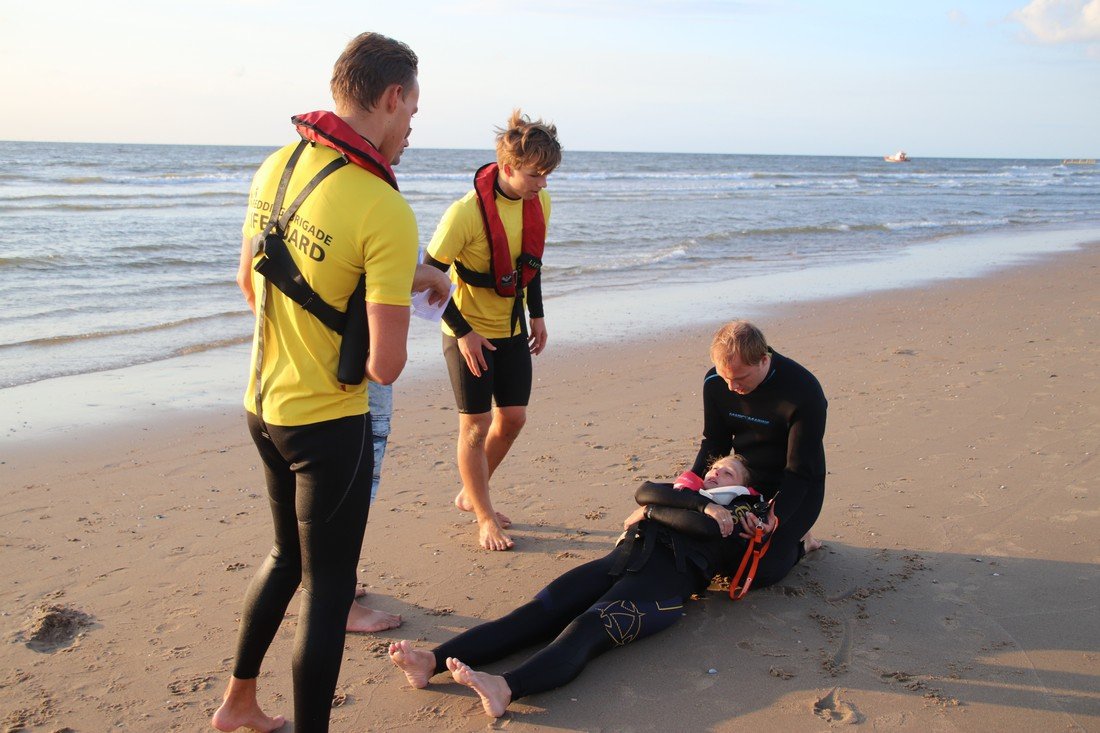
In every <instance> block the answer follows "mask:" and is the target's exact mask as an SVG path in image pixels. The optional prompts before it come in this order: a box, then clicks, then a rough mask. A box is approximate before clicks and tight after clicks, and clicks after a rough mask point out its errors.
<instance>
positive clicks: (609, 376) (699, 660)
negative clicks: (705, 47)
mask: <svg viewBox="0 0 1100 733" xmlns="http://www.w3.org/2000/svg"><path fill="white" fill-rule="evenodd" d="M1098 278H1100V244H1092V245H1089V246H1086V247H1084V248H1083V249H1081V250H1080V251H1076V252H1072V253H1067V254H1060V255H1057V256H1054V257H1048V258H1045V259H1042V260H1039V261H1035V262H1032V263H1029V264H1026V265H1019V266H1015V267H1012V268H1010V269H1007V270H1003V271H1000V272H997V273H994V274H992V275H989V276H987V277H982V278H975V279H966V280H951V281H946V282H941V283H937V284H934V285H928V286H922V287H920V288H918V289H908V290H893V291H888V292H878V293H874V294H871V295H863V296H854V297H848V298H845V299H842V300H834V301H824V302H815V303H813V304H810V305H806V304H803V305H802V306H800V307H788V308H787V309H786V310H781V309H775V310H774V311H773V313H772V314H771V315H767V316H755V317H754V320H756V322H757V323H758V324H759V325H760V326H761V327H762V328H763V330H764V332H765V333H766V334H767V336H768V338H769V341H770V342H771V343H772V345H773V346H774V347H775V348H776V350H778V351H780V352H782V353H784V354H786V355H788V356H791V357H792V358H794V359H796V360H798V361H800V362H801V363H803V364H804V365H805V366H807V367H809V368H810V369H811V370H812V371H814V372H815V373H816V374H817V376H818V377H819V379H820V381H821V383H822V385H823V387H824V389H825V392H826V395H827V396H828V398H829V402H830V410H829V424H828V432H827V435H826V450H827V456H828V464H829V478H828V484H827V495H826V502H825V508H824V511H823V514H822V517H821V519H820V520H819V522H818V525H817V527H816V529H815V533H816V534H818V535H819V536H820V538H821V539H822V540H824V542H825V548H824V549H823V550H822V551H820V552H818V553H815V554H813V555H811V556H810V557H809V558H807V560H806V561H805V562H804V563H803V564H802V565H800V566H799V567H798V568H796V570H795V571H794V572H792V573H791V575H790V576H788V578H787V579H786V580H785V581H784V582H783V583H781V584H780V585H778V586H776V587H773V588H769V589H765V590H761V591H758V592H753V593H751V594H750V595H749V597H748V598H747V599H746V600H745V601H743V602H740V603H736V604H734V603H731V602H730V601H729V600H728V599H726V598H724V597H723V596H722V595H721V594H716V593H712V594H709V595H708V596H707V597H705V598H703V599H700V600H699V601H697V602H693V603H691V604H689V606H688V608H687V611H686V618H684V619H683V620H682V622H681V623H680V624H678V625H677V626H676V627H674V628H673V629H672V630H670V631H668V632H666V633H664V634H661V635H659V636H657V637H654V638H651V639H647V640H644V641H642V642H639V643H637V644H634V645H630V646H628V647H626V648H624V649H620V650H615V651H613V652H612V653H610V654H607V655H605V656H603V657H601V658H599V659H598V660H596V661H595V662H593V663H592V664H591V665H590V666H589V667H588V669H587V670H586V671H585V672H584V674H583V675H582V676H581V677H580V678H579V679H578V680H576V681H575V682H573V683H572V684H570V685H568V686H566V687H564V688H562V689H559V690H556V691H553V692H550V693H547V694H543V695H538V696H534V697H531V698H525V699H522V700H520V701H518V702H517V703H515V704H513V705H512V707H511V708H510V710H509V712H508V713H507V714H506V716H505V717H504V718H503V719H501V722H500V723H498V724H496V725H495V726H493V727H498V728H499V727H507V728H508V729H510V730H516V731H551V730H577V731H581V730H583V731H650V730H652V731H658V730H661V731H663V730H721V731H726V730H747V729H757V730H780V731H785V730H799V731H812V730H826V729H830V728H833V727H835V726H837V725H843V724H854V725H859V726H863V728H864V729H869V730H884V731H887V730H888V731H898V730H902V731H927V730H942V731H950V730H967V731H1017V730H1018V731H1038V730H1066V731H1100V673H1098V670H1100V571H1098V568H1100V549H1098V546H1097V537H1100V494H1098V492H1100V485H1098V483H1097V475H1098V474H1100V470H1098V464H1097V461H1096V454H1097V451H1098V450H1100V395H1098V393H1097V384H1098V383H1100V374H1098V372H1100V368H1098V366H1097V365H1098V364H1100V348H1098V336H1097V334H1100V289H1098V287H1097V284H1096V283H1097V282H1098ZM548 310H549V308H548ZM737 315H739V314H738V313H734V312H731V313H711V314H708V316H710V317H716V318H721V319H723V320H725V319H728V318H732V317H736V316H737ZM550 319H552V313H549V314H548V320H550ZM715 325H716V321H711V320H707V321H705V322H703V321H701V322H697V323H690V324H683V325H682V327H681V328H680V329H679V330H678V331H677V332H676V333H675V335H669V334H667V333H666V334H654V335H653V336H651V337H650V338H647V339H636V338H632V339H631V340H628V341H627V340H624V341H622V342H608V343H601V344H598V345H594V346H590V347H584V348H581V347H570V348H569V349H568V350H555V349H554V342H553V334H554V331H553V330H552V329H553V324H552V321H551V339H552V340H551V343H550V346H549V347H548V349H547V352H546V353H545V354H544V355H543V356H541V357H539V359H538V360H537V361H536V373H535V378H536V385H535V392H534V396H533V399H532V404H531V409H530V413H529V422H528V424H527V428H526V429H525V432H524V434H523V435H522V436H521V438H520V439H519V441H518V442H517V444H516V446H515V448H514V450H513V451H512V453H511V455H510V456H509V458H508V459H507V461H506V462H505V464H504V465H503V466H502V468H501V469H500V471H499V473H498V475H497V477H496V478H495V479H494V482H493V492H494V493H493V496H494V501H495V503H496V505H497V508H498V509H500V510H501V511H504V512H505V513H507V514H508V515H509V516H511V517H512V519H513V520H514V521H515V526H514V528H513V530H512V537H513V538H514V539H515V540H516V542H517V546H516V549H515V551H513V552H508V553H489V552H485V551H482V550H480V549H478V548H477V547H476V545H475V539H476V531H475V528H476V526H475V525H474V524H473V522H472V520H471V519H470V518H469V516H468V515H463V514H460V513H458V512H457V511H456V510H455V509H454V507H453V506H452V504H451V500H452V498H453V496H454V494H455V493H456V491H457V490H458V488H459V482H458V477H457V472H456V470H455V468H454V458H453V457H454V446H453V436H454V431H455V423H456V417H455V409H454V403H453V398H452V396H451V392H450V387H449V385H448V383H447V381H446V377H445V373H444V369H443V365H442V361H441V360H440V362H439V363H438V365H437V366H436V367H433V368H431V369H427V370H425V373H424V374H423V375H422V376H418V377H417V378H416V379H415V380H402V381H401V382H399V383H398V389H397V397H396V399H397V409H396V414H395V418H394V424H393V434H392V437H391V444H390V450H389V453H388V454H387V458H386V463H385V469H384V477H383V483H382V488H381V492H380V498H379V501H378V502H377V503H376V504H375V506H374V507H373V509H372V511H371V516H370V522H369V526H368V529H367V537H366V541H365V543H364V551H363V557H362V561H361V565H360V568H361V573H360V580H361V581H362V582H363V583H364V584H365V585H366V587H367V590H368V593H369V602H370V603H371V604H373V605H375V606H377V607H379V608H382V609H384V610H387V611H390V612H393V613H400V614H402V616H403V617H404V626H403V627H402V628H401V629H399V630H397V631H394V632H387V633H384V634H378V635H349V637H348V640H347V644H346V650H347V651H346V656H345V661H344V665H343V668H342V672H341V680H340V686H339V697H338V700H337V701H336V704H337V706H336V707H335V709H334V711H333V730H337V731H367V730H404V731H421V730H447V731H465V730H481V729H484V728H485V727H486V724H487V723H488V718H486V717H485V716H484V715H483V713H482V711H481V707H480V705H479V704H478V702H477V699H476V697H475V696H474V695H473V693H471V692H470V691H469V690H468V689H466V688H465V687H462V686H460V685H457V684H454V683H453V682H452V681H451V680H450V677H449V676H448V675H441V676H439V677H437V678H435V683H436V684H434V685H433V686H432V687H431V688H429V689H428V690H413V689H411V688H410V687H409V686H408V685H407V684H405V682H404V679H403V677H402V675H401V674H400V673H398V672H397V670H395V669H394V668H393V667H392V665H391V664H390V662H389V660H388V659H387V658H386V654H385V649H386V647H387V645H388V644H389V643H390V642H391V641H393V640H396V639H401V638H409V639H416V640H419V641H420V642H422V643H424V644H428V645H430V644H432V643H435V642H439V641H442V640H443V639H446V638H448V637H449V636H450V635H451V634H453V633H455V632H456V631H459V630H462V629H465V628H468V627H470V626H471V625H474V624H476V623H478V622H479V621H480V620H484V619H490V618H494V617H496V616H498V615H500V614H502V613H504V612H506V611H508V610H510V609H511V608H512V607H513V606H514V605H516V604H518V603H519V602H522V601H524V600H526V599H527V598H529V597H530V596H531V595H532V594H534V593H535V592H536V591H537V590H538V589H539V588H541V587H542V585H543V584H545V583H546V582H547V581H548V580H550V579H552V578H554V577H555V576H557V575H558V574H560V573H561V572H562V571H563V570H565V569H567V568H569V567H571V566H573V565H574V564H577V563H580V562H582V561H585V560H589V559H592V558H595V557H598V556H600V555H602V554H604V553H605V552H606V550H607V548H608V546H609V544H610V543H611V541H612V540H613V539H614V538H615V537H616V536H617V535H618V534H619V532H620V531H621V521H622V519H623V517H625V516H626V515H627V514H628V513H629V512H630V511H631V509H632V493H633V490H634V488H635V487H636V485H637V483H638V482H639V481H640V480H642V479H645V478H662V477H669V476H671V475H674V474H676V473H678V472H679V471H680V470H682V469H683V468H684V466H685V465H686V464H687V463H689V462H690V460H691V458H692V457H693V456H694V454H695V450H696V449H697V446H698V438H699V432H700V430H701V426H702V405H701V397H700V387H701V384H702V378H703V374H704V372H705V371H706V369H707V368H708V366H709V363H708V361H707V346H708V344H709V338H710V334H711V333H712V331H713V329H714V326H715ZM242 373H243V372H242ZM74 379H75V378H74ZM43 384H45V383H43ZM44 393H45V394H46V395H47V397H46V399H48V390H44ZM54 409H56V410H57V411H59V412H62V411H64V410H65V405H64V404H63V403H61V404H57V405H55V406H54ZM263 491H264V489H263V480H262V475H261V471H260V468H259V461H258V458H257V456H256V452H255V449H254V447H253V445H252V443H251V441H250V440H249V438H248V436H247V434H246V432H245V428H244V420H243V416H242V408H241V407H240V403H239V400H236V399H234V400H233V401H231V402H228V403H226V404H225V405H224V406H223V407H220V408H218V409H216V410H210V409H204V410H193V411H187V412H175V411H174V412H171V413H169V414H163V415H159V416H157V417H156V418H155V419H151V420H145V419H144V418H142V419H141V420H139V421H130V422H128V423H126V424H125V425H120V426H119V427H117V428H114V429H83V430H72V431H68V432H64V431H62V432H61V433H59V434H51V435H49V436H45V437H42V438H40V439H37V440H29V441H28V440H20V441H18V442H16V441H9V442H7V443H4V442H0V501H2V502H3V508H2V509H0V543H2V547H3V557H4V563H3V571H2V573H3V576H2V578H3V581H4V582H3V583H0V614H2V616H3V619H2V624H3V632H4V636H5V640H6V643H5V644H4V645H3V647H2V650H3V651H2V656H0V716H2V717H0V721H2V725H3V730H4V731H17V730H28V731H44V732H50V733H59V732H60V731H79V732H81V733H84V732H96V731H107V730H124V731H165V730H172V731H174V730H179V731H199V730H204V729H207V725H208V720H209V716H210V714H211V713H212V712H213V710H214V709H215V708H216V706H217V704H218V702H219V701H220V698H221V694H222V690H223V689H224V684H225V680H226V679H227V677H228V674H229V669H230V665H231V661H232V659H231V658H232V654H233V646H234V641H235V634H236V629H237V619H238V614H239V612H240V607H241V601H242V597H243V593H244V589H245V587H246V585H247V583H248V580H249V578H250V576H251V574H252V572H253V569H254V568H255V567H256V565H257V564H258V563H259V562H260V561H261V560H262V558H263V556H264V554H265V553H266V551H267V549H268V547H269V542H270V518H269V515H268V510H267V503H266V499H265V497H264V495H263ZM296 613H297V603H296V602H295V603H293V604H292V605H291V609H290V612H289V618H288V620H287V621H286V622H285V623H284V625H283V627H282V629H281V630H280V634H279V636H278V637H277V639H276V641H275V643H274V645H273V647H272V650H271V653H270V654H269V656H268V659H267V662H266V665H265V669H264V672H263V674H262V676H261V679H260V686H261V702H262V703H263V705H264V706H265V709H266V710H267V711H268V712H269V713H285V714H288V715H289V714H290V712H291V700H290V696H291V693H290V650H291V637H292V635H293V630H294V625H295V614H296ZM508 667H509V663H508V662H503V663H501V664H498V665H493V666H491V667H489V668H488V669H489V670H490V671H501V670H504V669H507V668H508ZM284 730H285V731H290V730H293V726H291V725H288V726H286V728H284Z"/></svg>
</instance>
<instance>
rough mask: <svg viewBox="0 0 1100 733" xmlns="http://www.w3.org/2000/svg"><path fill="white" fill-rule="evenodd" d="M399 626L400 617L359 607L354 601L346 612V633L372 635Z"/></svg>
mask: <svg viewBox="0 0 1100 733" xmlns="http://www.w3.org/2000/svg"><path fill="white" fill-rule="evenodd" d="M400 625H401V617H400V616H397V615H394V614H392V613H386V612H385V611H378V610H376V609H373V608H367V607H366V606H360V605H359V604H358V603H356V602H355V601H352V602H351V610H350V611H348V626H347V629H348V631H353V632H356V633H360V634H373V633H374V632H376V631H386V630H387V629H396V628H397V627H398V626H400Z"/></svg>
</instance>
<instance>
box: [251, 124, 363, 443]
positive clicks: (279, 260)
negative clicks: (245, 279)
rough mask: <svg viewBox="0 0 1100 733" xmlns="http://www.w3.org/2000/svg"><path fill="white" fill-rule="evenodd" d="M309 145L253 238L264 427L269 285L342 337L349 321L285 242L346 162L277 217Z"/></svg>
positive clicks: (314, 181) (259, 408)
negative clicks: (260, 281) (259, 284)
mask: <svg viewBox="0 0 1100 733" xmlns="http://www.w3.org/2000/svg"><path fill="white" fill-rule="evenodd" d="M308 144H309V142H308V141H306V140H302V141H301V142H299V143H298V146H297V147H295V148H294V152H292V153H291V154H290V158H289V159H288V160H287V163H286V167H285V168H284V169H283V175H282V177H281V178H280V179H279V187H278V189H277V190H276V191H275V201H274V202H273V203H272V205H271V213H272V216H271V219H270V220H269V221H268V224H267V226H266V227H264V230H263V231H262V232H260V233H259V234H257V235H256V236H255V237H253V238H252V257H253V259H256V258H257V257H259V259H258V260H257V261H256V264H255V265H253V269H255V270H256V272H258V273H260V275H262V276H263V278H264V281H265V283H264V287H263V288H262V289H261V290H260V297H259V303H258V304H257V307H256V364H255V371H256V387H255V391H256V417H257V418H258V419H259V420H260V422H261V424H262V423H263V364H264V318H265V315H266V312H267V283H271V284H272V285H274V286H275V287H277V288H278V289H279V290H280V291H281V292H282V293H283V294H284V295H286V296H287V297H288V298H290V299H291V300H293V301H294V302H295V303H297V304H298V305H300V306H302V307H303V308H305V309H306V310H307V311H309V312H310V313H311V314H313V316H315V317H316V318H317V319H318V320H320V321H321V322H322V323H324V324H325V325H326V326H328V327H329V328H330V329H332V330H333V331H336V332H337V333H339V334H342V333H343V332H344V324H345V323H346V321H347V314H346V313H343V312H341V311H338V310H336V309H335V308H333V307H332V306H331V305H329V304H328V303H326V302H325V301H324V300H323V299H322V298H321V297H320V296H319V295H317V293H316V291H314V290H313V288H311V287H310V286H309V283H307V282H306V280H305V277H304V276H303V275H302V271H301V270H300V269H298V265H297V264H295V262H294V258H293V257H291V256H290V251H289V250H288V249H287V246H286V242H285V241H284V240H283V236H284V233H285V232H286V228H287V226H288V225H289V224H290V222H291V221H292V220H293V219H294V215H295V214H296V213H297V212H298V207H300V206H301V205H302V202H303V201H305V200H306V197H308V196H309V195H310V194H311V193H313V190H314V189H315V188H317V186H318V185H320V183H321V181H323V180H324V179H325V178H327V177H328V176H329V175H330V174H332V173H333V172H335V171H337V170H339V169H341V168H343V167H344V166H345V165H347V164H348V161H347V159H346V158H343V157H339V158H336V159H335V160H333V161H332V162H330V163H329V164H328V165H326V166H325V167H324V168H322V169H321V170H320V171H318V172H317V174H316V175H315V176H313V178H311V179H310V180H309V183H307V184H306V185H305V187H304V188H302V190H301V191H300V192H299V193H298V195H297V196H296V197H295V198H294V200H293V201H292V202H291V204H290V206H288V207H287V208H286V211H284V212H283V213H282V215H281V216H278V217H276V214H278V213H279V212H280V211H281V210H282V206H283V199H284V198H285V197H286V190H287V187H288V186H289V185H290V178H291V176H292V175H293V173H294V167H295V166H296V165H297V164H298V159H299V158H301V157H302V151H303V150H305V147H306V145H308Z"/></svg>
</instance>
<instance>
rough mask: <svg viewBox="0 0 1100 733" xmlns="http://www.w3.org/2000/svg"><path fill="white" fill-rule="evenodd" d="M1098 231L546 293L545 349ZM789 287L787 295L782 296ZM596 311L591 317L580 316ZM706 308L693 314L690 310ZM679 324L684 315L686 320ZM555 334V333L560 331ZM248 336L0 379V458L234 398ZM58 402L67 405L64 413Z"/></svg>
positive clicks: (422, 341) (829, 296)
mask: <svg viewBox="0 0 1100 733" xmlns="http://www.w3.org/2000/svg"><path fill="white" fill-rule="evenodd" d="M1098 241H1100V228H1093V227H1085V226H1078V227H1074V228H1071V229H1057V230H1051V229H1039V230H1034V231H1032V230H1023V231H1015V232H999V233H992V234H990V233H987V234H981V235H963V236H952V237H946V238H943V239H940V240H934V241H929V242H925V243H922V244H920V245H916V246H911V247H908V248H906V249H904V250H902V251H901V252H899V253H896V254H894V255H892V256H890V257H887V258H885V259H881V260H878V259H870V260H868V261H865V262H857V263H849V264H842V265H830V266H818V267H810V268H806V269H804V270H798V271H792V272H778V273H770V274H764V275H753V276H748V277H743V278H735V279H733V280H730V281H726V282H716V283H693V284H690V285H677V284H660V285H658V286H657V287H656V289H655V290H654V291H653V292H652V295H651V297H648V298H646V299H644V300H642V301H639V298H638V297H637V288H636V287H634V288H630V289H615V288H609V289H603V290H600V291H599V292H595V293H570V294H568V295H566V296H557V297H552V298H549V299H548V303H549V304H550V308H551V309H552V311H551V312H552V322H551V328H552V330H551V339H552V340H551V347H552V348H551V351H550V354H551V358H553V356H552V355H553V352H554V348H553V347H557V348H563V347H568V348H570V349H571V350H575V349H578V348H579V349H581V350H582V351H584V350H585V349H588V348H592V347H593V346H594V345H595V344H607V343H622V342H623V341H624V340H645V339H647V338H666V337H672V338H675V337H677V335H678V332H681V331H682V330H683V329H685V328H687V329H702V330H706V329H708V328H709V329H711V330H713V329H714V328H716V327H717V325H718V324H720V323H721V322H723V320H725V317H724V316H719V317H715V316H714V314H715V313H718V312H721V313H723V314H725V313H737V314H739V316H740V317H745V318H750V319H752V318H755V319H761V318H768V319H783V318H787V317H789V316H790V315H791V313H792V312H794V311H795V310H796V309H806V308H809V309H813V308H816V307H818V306H819V304H821V303H832V302H836V301H838V300H845V299H849V298H860V297H864V296H866V295H870V294H873V293H879V292H903V291H906V290H916V289H920V288H925V287H930V286H931V287H934V286H935V285H936V284H937V283H944V282H952V281H957V280H969V279H973V278H988V277H996V276H998V274H999V273H1002V272H1004V271H1006V270H1012V269H1014V268H1018V267H1028V266H1031V265H1032V264H1034V263H1037V262H1042V261H1044V260H1047V259H1050V258H1053V257H1058V256H1061V255H1064V254H1066V253H1072V252H1075V251H1080V250H1081V249H1084V248H1088V247H1090V246H1094V245H1095V244H1096V243H1097V242H1098ZM791 292H795V293H798V295H797V296H789V295H785V293H791ZM592 313H599V314H600V318H599V320H598V321H597V322H592V321H591V319H590V318H589V315H590V314H592ZM700 313H705V314H708V315H707V316H706V317H704V318H702V319H700V318H699V317H698V314H700ZM685 323H688V324H690V325H687V326H685V325H684V324H685ZM438 330H439V329H438V325H437V324H436V323H429V322H425V321H423V320H421V319H418V318H413V319H412V323H411V324H410V329H409V347H408V348H409V363H408V365H407V366H406V368H405V371H404V373H403V375H402V377H401V379H400V380H399V381H398V385H399V387H398V389H400V388H401V387H400V385H408V387H410V388H411V387H413V386H418V385H419V384H421V383H424V382H430V381H432V380H436V379H442V380H444V381H446V380H447V376H446V370H445V367H444V366H443V363H442V359H441V358H440V355H439V336H438ZM558 334H562V335H561V336H559V335H558ZM249 348H250V345H249V344H240V345H235V346H230V347H222V348H218V349H212V350H209V351H203V352H198V353H194V354H188V355H185V356H178V357H173V358H170V359H164V360H159V361H152V362H146V363H142V364H136V365H132V366H127V367H122V368H118V369H109V370H104V371H98V372H89V373H85V374H77V375H70V376H65V377H55V378H51V379H46V380H42V381H39V382H32V383H29V384H22V385H17V386H14V387H7V388H3V389H0V436H4V441H3V442H2V443H0V459H2V457H3V456H2V453H3V452H5V451H6V450H7V449H8V447H9V445H10V446H15V445H19V444H23V443H26V442H27V441H40V440H41V441H47V442H49V441H51V440H53V439H55V438H57V439H61V440H64V439H66V436H67V435H68V434H70V433H71V432H73V431H74V430H76V431H78V430H82V429H107V430H114V429H122V428H125V427H126V426H133V425H137V424H141V423H144V422H148V421H150V420H155V419H156V416H157V415H158V414H163V413H165V412H168V413H171V414H172V415H173V416H178V415H179V414H181V413H187V412H192V411H196V410H197V411H203V412H219V411H225V410H227V409H234V408H236V407H237V406H239V404H240V400H241V394H243V387H242V386H241V385H243V384H244V382H245V379H246V369H247V361H248V354H249ZM58 402H61V403H63V404H65V405H66V406H67V411H66V412H65V413H64V414H63V415H62V414H61V413H60V412H59V411H58V410H57V408H56V405H57V403H58Z"/></svg>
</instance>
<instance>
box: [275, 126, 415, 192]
mask: <svg viewBox="0 0 1100 733" xmlns="http://www.w3.org/2000/svg"><path fill="white" fill-rule="evenodd" d="M290 121H291V122H293V123H294V129H296V130H297V131H298V134H299V135H301V136H302V139H303V140H308V141H309V142H311V143H317V144H318V145H324V146H325V147H326V148H332V149H333V150H335V151H336V152H338V153H341V154H343V155H344V156H345V157H346V158H347V159H348V160H349V161H350V162H352V163H355V165H357V166H359V167H360V168H365V169H366V170H368V171H370V172H371V173H373V174H374V175H376V176H378V177H379V178H381V179H382V180H383V181H385V182H386V183H388V184H390V185H391V186H393V188H394V189H395V190H397V176H395V175H394V174H393V168H391V167H390V162H389V161H388V160H386V159H385V158H383V157H382V154H381V153H379V152H378V150H376V149H375V147H374V146H373V145H371V144H370V142H369V141H368V140H367V139H366V138H364V137H363V136H362V135H360V134H359V133H358V132H356V131H355V130H353V129H352V128H351V125H349V124H348V123H346V122H344V121H343V120H342V119H340V118H339V117H337V116H336V114H335V113H334V112H326V111H323V110H322V111H319V112H308V113H306V114H304V115H294V116H293V117H291V118H290ZM364 143H366V144H365V145H364Z"/></svg>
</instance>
